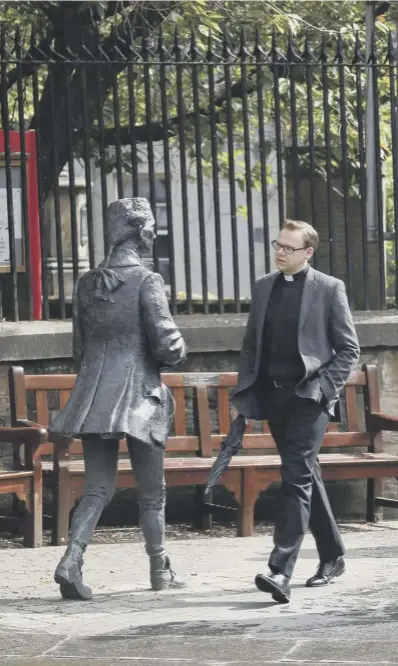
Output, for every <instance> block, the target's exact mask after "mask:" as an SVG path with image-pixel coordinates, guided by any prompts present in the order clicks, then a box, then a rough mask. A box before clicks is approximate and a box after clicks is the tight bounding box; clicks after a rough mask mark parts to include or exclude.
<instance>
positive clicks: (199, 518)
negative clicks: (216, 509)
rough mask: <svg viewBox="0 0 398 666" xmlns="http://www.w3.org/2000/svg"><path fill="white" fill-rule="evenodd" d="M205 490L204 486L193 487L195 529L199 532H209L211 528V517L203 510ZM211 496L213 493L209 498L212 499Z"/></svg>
mask: <svg viewBox="0 0 398 666" xmlns="http://www.w3.org/2000/svg"><path fill="white" fill-rule="evenodd" d="M205 488H206V486H195V527H196V528H197V529H199V530H211V528H212V527H213V516H212V514H211V513H210V512H209V511H206V510H205V504H204V497H203V495H204V491H205ZM212 496H213V493H211V495H210V497H211V498H212ZM210 501H212V499H210Z"/></svg>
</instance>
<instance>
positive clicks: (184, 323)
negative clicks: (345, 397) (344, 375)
mask: <svg viewBox="0 0 398 666" xmlns="http://www.w3.org/2000/svg"><path fill="white" fill-rule="evenodd" d="M354 318H355V323H356V327H357V331H358V336H359V340H360V344H361V358H360V363H359V366H360V365H361V364H362V363H374V364H375V365H377V367H378V369H379V377H380V387H381V403H382V409H383V411H385V412H387V413H391V414H397V412H398V313H397V312H393V311H390V312H376V313H375V312H373V313H356V314H355V317H354ZM176 321H177V324H178V326H179V328H180V330H181V331H182V333H183V335H184V337H185V339H186V342H187V344H188V348H189V352H190V353H189V356H188V359H187V361H186V363H185V365H184V366H182V367H181V370H185V371H187V372H188V371H209V372H210V371H220V370H229V371H233V370H236V369H237V365H238V359H239V351H240V347H241V343H242V338H243V333H244V328H245V323H246V315H225V316H221V315H214V316H211V315H209V316H203V315H193V316H191V317H189V316H178V317H176ZM71 342H72V339H71V324H70V322H58V321H53V322H30V323H27V322H23V323H8V322H6V323H2V324H1V326H0V358H1V363H0V423H1V424H8V423H9V418H10V414H9V400H8V368H9V367H10V365H17V364H20V365H23V366H24V368H25V370H26V372H27V373H35V374H39V373H62V372H73V362H72V358H71V353H72V346H71ZM385 445H386V447H387V450H388V451H390V452H391V453H396V454H398V434H392V433H389V434H388V435H386V436H385ZM0 453H1V459H2V460H3V462H4V461H5V460H6V458H7V457H8V456H9V451H7V450H6V449H5V450H3V451H2V452H0ZM328 490H329V493H330V497H331V502H332V505H333V508H334V510H335V512H336V515H337V516H338V518H339V519H341V520H349V519H355V520H358V519H363V518H364V517H365V492H366V482H363V481H355V482H347V481H344V482H330V483H329V484H328ZM217 493H218V496H219V499H220V503H223V502H229V501H231V498H230V497H229V495H228V493H227V492H226V491H224V490H223V489H222V488H219V489H218V490H217ZM182 494H183V495H184V501H183V502H182V501H179V500H180V499H181V495H182ZM384 494H385V495H387V496H390V497H394V498H398V484H397V483H396V482H395V481H386V483H385V489H384ZM133 498H134V494H133V497H131V493H127V492H126V491H123V492H122V493H119V494H118V495H117V496H116V498H115V499H114V501H113V503H112V505H111V506H110V507H109V509H108V512H107V514H106V516H105V519H107V520H109V521H111V522H112V523H114V524H115V523H119V524H120V522H121V523H122V524H125V523H126V522H130V521H131V522H135V521H136V518H137V516H136V507H135V503H133V504H132V503H131V501H130V500H131V499H133ZM189 498H191V499H192V502H193V490H192V489H189V490H188V489H187V490H185V489H170V490H169V500H168V504H169V509H168V512H169V519H172V520H173V519H175V520H180V519H189V516H187V512H188V513H190V512H191V508H192V506H193V505H191V504H190V502H189V501H187V500H188V499H189ZM274 498H275V488H274V487H271V488H270V489H269V490H268V491H267V493H265V494H264V497H261V498H260V501H259V502H258V504H257V507H256V517H257V518H258V519H268V518H272V516H273V513H274V511H273V509H274V501H273V500H274ZM384 515H387V516H388V517H395V512H394V511H393V510H388V512H387V510H385V514H384Z"/></svg>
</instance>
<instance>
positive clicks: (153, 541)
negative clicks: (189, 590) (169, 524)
mask: <svg viewBox="0 0 398 666" xmlns="http://www.w3.org/2000/svg"><path fill="white" fill-rule="evenodd" d="M164 523H165V518H164V507H163V508H162V509H160V510H158V509H148V510H146V511H141V512H140V526H141V529H142V532H143V535H144V539H145V549H146V552H147V554H148V555H149V562H150V580H151V587H152V589H153V590H156V591H160V590H166V589H168V588H174V589H178V588H183V587H186V582H185V580H184V579H183V578H182V577H181V576H179V575H178V574H177V573H176V572H175V571H173V569H172V568H171V564H170V559H169V558H168V557H167V555H165V552H164Z"/></svg>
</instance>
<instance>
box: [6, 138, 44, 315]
mask: <svg viewBox="0 0 398 666" xmlns="http://www.w3.org/2000/svg"><path fill="white" fill-rule="evenodd" d="M8 136H9V143H10V152H11V166H12V172H13V171H15V169H17V171H18V175H19V174H20V169H18V166H20V163H21V139H20V134H19V132H14V131H10V132H9V133H8ZM4 151H5V137H4V130H0V153H2V154H3V159H2V163H1V166H2V167H4ZM25 152H26V157H25V164H26V179H27V200H28V229H29V250H28V251H29V255H30V265H31V289H32V301H33V319H41V318H42V284H41V279H42V276H41V249H40V248H41V246H40V222H39V193H38V180H37V154H36V153H37V149H36V133H35V131H34V130H29V131H27V132H25ZM19 180H20V181H22V175H20V177H19ZM13 210H14V234H15V240H16V255H17V256H16V261H17V270H18V272H23V271H24V270H25V267H24V261H23V257H24V251H25V250H24V238H23V228H22V227H23V225H22V215H23V213H22V199H21V187H20V186H18V187H16V186H15V184H14V178H13ZM6 211H7V198H6V191H5V184H4V183H2V184H1V183H0V213H1V215H2V217H3V218H4V215H6ZM7 251H8V259H7ZM8 272H10V267H9V244H8V222H7V220H6V223H5V224H2V225H1V228H0V273H8Z"/></svg>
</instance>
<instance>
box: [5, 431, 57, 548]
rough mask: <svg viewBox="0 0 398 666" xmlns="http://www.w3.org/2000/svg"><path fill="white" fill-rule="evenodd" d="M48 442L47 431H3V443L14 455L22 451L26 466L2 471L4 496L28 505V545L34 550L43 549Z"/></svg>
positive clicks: (25, 515)
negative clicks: (44, 452) (42, 450)
mask: <svg viewBox="0 0 398 666" xmlns="http://www.w3.org/2000/svg"><path fill="white" fill-rule="evenodd" d="M46 441H47V431H46V430H45V429H44V428H41V427H39V428H37V427H22V428H0V442H1V443H4V444H11V445H12V447H13V452H14V453H15V452H18V456H20V452H21V449H23V453H24V465H23V466H22V465H21V466H20V468H18V469H10V470H8V469H4V470H0V494H1V495H5V494H11V493H12V494H13V495H14V496H16V497H18V499H19V500H20V501H21V502H23V504H24V512H23V513H24V516H23V518H22V520H23V522H24V545H25V546H29V547H31V548H35V547H37V546H41V545H42V535H43V533H42V525H43V517H42V504H43V476H42V468H41V458H40V446H42V445H44V444H45V442H46Z"/></svg>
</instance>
